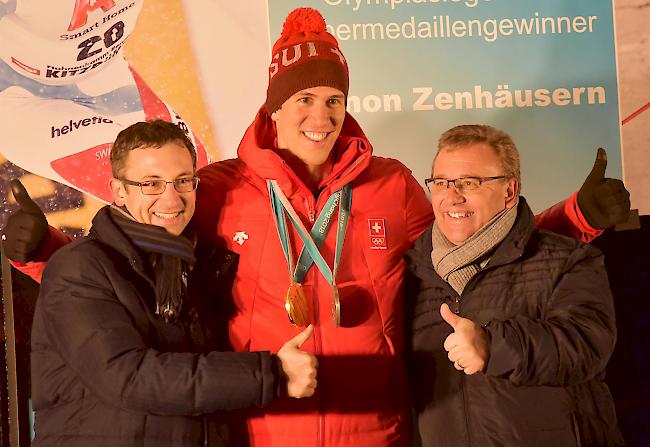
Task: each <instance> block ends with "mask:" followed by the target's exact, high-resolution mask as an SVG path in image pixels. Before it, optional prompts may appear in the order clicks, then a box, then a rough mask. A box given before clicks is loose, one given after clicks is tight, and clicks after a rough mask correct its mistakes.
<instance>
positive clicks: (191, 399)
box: [32, 207, 276, 447]
mask: <svg viewBox="0 0 650 447" xmlns="http://www.w3.org/2000/svg"><path fill="white" fill-rule="evenodd" d="M199 246H201V247H208V245H207V244H204V245H200V244H199ZM197 258H198V261H197V264H196V265H195V268H194V269H193V271H192V273H191V274H190V278H189V284H188V296H186V299H185V302H184V303H183V311H182V317H181V319H180V321H179V322H178V323H166V322H164V320H163V319H161V318H159V317H157V316H156V315H155V314H154V309H155V295H154V289H153V282H152V276H151V274H150V273H149V271H150V268H149V265H148V262H147V261H146V258H145V256H143V254H142V253H141V252H140V251H139V250H138V249H136V247H135V246H134V245H133V244H132V243H131V241H130V240H129V239H128V238H127V237H126V236H125V235H124V233H123V232H122V231H121V230H120V229H119V227H117V226H116V225H115V223H114V222H113V221H112V217H111V216H110V213H109V209H108V207H105V208H103V209H101V210H100V211H99V212H98V213H97V215H96V216H95V218H94V220H93V227H92V229H91V232H90V235H89V236H88V237H85V238H83V239H81V240H80V241H76V242H74V243H72V244H68V245H67V246H65V247H63V248H61V249H60V250H58V251H57V253H56V254H55V255H54V256H53V257H52V258H51V262H49V263H48V265H47V268H46V269H45V273H44V276H43V282H42V287H41V293H40V297H39V300H38V303H37V306H36V313H35V317H34V326H33V330H32V399H33V404H34V409H35V411H36V425H35V431H36V441H35V445H37V446H51V445H61V446H66V447H74V446H80V447H81V446H84V447H87V446H111V447H120V446H125V447H126V446H129V447H132V446H138V447H140V446H143V447H144V446H156V447H159V446H203V445H206V446H207V445H210V446H212V445H223V444H224V443H225V441H226V438H227V433H226V432H224V428H223V426H222V424H221V423H220V421H222V420H223V415H221V416H219V415H217V414H214V413H215V412H217V411H218V410H225V409H234V408H242V407H249V406H261V405H264V404H266V403H268V402H269V401H270V400H271V399H272V398H273V397H274V395H275V390H276V384H275V382H276V374H275V373H274V368H273V360H272V358H271V356H270V354H269V353H268V352H251V353H236V354H235V353H232V352H214V350H215V349H218V348H224V347H225V346H224V345H221V343H220V340H222V339H223V338H222V335H220V334H219V332H223V335H225V334H226V326H225V324H224V323H223V320H227V318H228V316H227V315H225V310H224V309H223V308H222V307H220V303H221V302H222V301H227V300H223V298H224V297H223V296H222V294H223V293H224V290H225V291H227V290H228V289H229V285H228V282H229V281H228V277H231V278H232V275H233V273H234V272H233V270H234V264H235V263H236V255H234V254H233V253H230V252H226V251H218V250H214V249H209V250H208V251H206V252H200V253H197Z"/></svg>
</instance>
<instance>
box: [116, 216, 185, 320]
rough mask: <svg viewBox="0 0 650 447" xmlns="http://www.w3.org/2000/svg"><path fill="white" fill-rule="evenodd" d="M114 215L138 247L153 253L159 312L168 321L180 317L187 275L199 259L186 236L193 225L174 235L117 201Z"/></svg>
mask: <svg viewBox="0 0 650 447" xmlns="http://www.w3.org/2000/svg"><path fill="white" fill-rule="evenodd" d="M111 217H112V218H113V222H114V223H115V224H116V225H117V226H118V227H119V228H120V229H121V230H122V231H123V232H124V234H125V235H126V236H127V237H128V238H129V239H130V240H131V242H133V244H134V245H135V246H136V247H138V248H139V249H141V250H142V251H144V252H145V253H147V254H149V255H150V256H149V259H150V260H151V266H152V267H153V276H154V284H155V291H156V315H160V316H162V318H164V320H165V321H166V322H168V323H169V322H174V321H178V317H179V315H180V311H181V308H182V306H183V296H184V295H185V294H186V290H187V275H188V272H189V271H190V270H191V269H192V267H193V266H194V264H195V263H196V257H195V256H194V243H193V242H192V241H191V240H190V239H188V238H187V237H185V236H186V235H187V234H191V233H192V231H191V229H189V228H186V229H185V231H184V232H183V234H184V235H185V236H174V235H173V234H170V233H168V232H167V231H166V230H165V229H164V228H162V227H158V226H155V225H148V224H143V223H139V222H137V221H135V220H134V219H133V216H131V214H130V213H129V212H128V211H127V210H126V209H125V208H121V207H118V206H116V205H111ZM191 239H192V240H194V239H195V238H193V237H191Z"/></svg>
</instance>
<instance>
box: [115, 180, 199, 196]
mask: <svg viewBox="0 0 650 447" xmlns="http://www.w3.org/2000/svg"><path fill="white" fill-rule="evenodd" d="M118 180H119V181H121V182H122V183H124V184H126V185H131V186H139V187H140V191H142V194H144V195H145V196H156V195H158V194H162V193H164V192H165V189H167V184H168V183H171V184H173V185H174V189H175V190H176V192H180V193H183V192H192V191H194V190H195V189H196V187H197V186H198V185H199V178H198V177H182V178H177V179H176V180H172V181H167V180H158V179H156V180H145V181H143V182H134V181H133V180H127V179H125V178H121V179H118Z"/></svg>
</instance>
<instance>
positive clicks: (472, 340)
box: [440, 303, 490, 375]
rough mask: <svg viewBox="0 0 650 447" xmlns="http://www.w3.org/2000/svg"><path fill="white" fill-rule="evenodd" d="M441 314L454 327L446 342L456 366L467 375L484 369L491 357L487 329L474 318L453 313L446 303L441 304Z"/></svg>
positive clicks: (447, 349)
mask: <svg viewBox="0 0 650 447" xmlns="http://www.w3.org/2000/svg"><path fill="white" fill-rule="evenodd" d="M440 316H441V317H442V319H443V320H445V321H446V322H447V323H448V324H449V325H450V326H451V327H452V328H453V329H454V332H453V333H452V334H450V335H449V336H448V337H447V338H446V339H445V344H444V347H445V351H447V352H448V354H447V357H448V358H449V360H450V361H451V362H452V363H453V364H454V367H455V368H456V369H457V370H459V371H465V374H467V375H472V374H476V373H477V372H480V371H483V370H484V369H485V366H486V365H487V361H488V359H489V357H490V348H489V345H488V338H487V334H486V333H485V331H484V330H483V329H482V328H481V327H480V326H478V325H476V323H474V322H473V321H472V320H468V319H467V318H463V317H460V316H458V315H456V314H455V313H453V312H452V311H451V309H449V306H448V305H447V304H446V303H443V305H442V306H440Z"/></svg>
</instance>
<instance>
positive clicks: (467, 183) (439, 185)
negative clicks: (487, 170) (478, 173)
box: [424, 175, 508, 192]
mask: <svg viewBox="0 0 650 447" xmlns="http://www.w3.org/2000/svg"><path fill="white" fill-rule="evenodd" d="M503 178H508V176H507V175H499V176H497V177H460V178H454V179H446V178H439V177H432V178H428V179H426V180H425V181H424V184H425V185H426V187H427V188H429V191H431V192H442V191H446V190H447V189H448V188H449V185H454V187H455V188H456V189H457V190H458V191H472V190H474V189H478V188H479V187H480V186H481V185H482V184H483V183H485V182H491V181H492V180H499V179H503Z"/></svg>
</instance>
